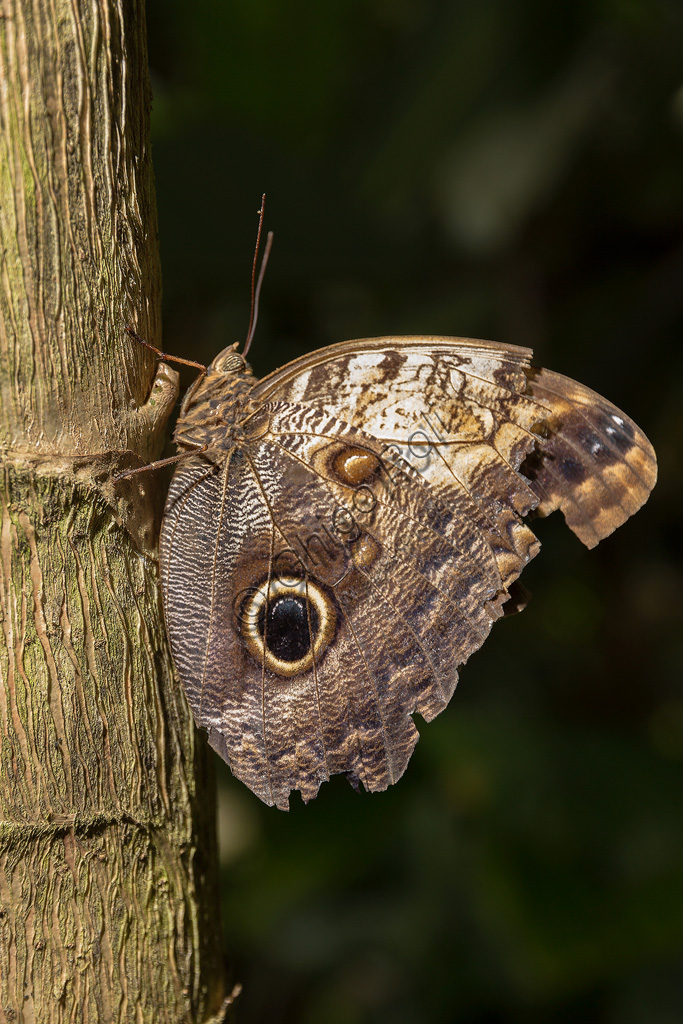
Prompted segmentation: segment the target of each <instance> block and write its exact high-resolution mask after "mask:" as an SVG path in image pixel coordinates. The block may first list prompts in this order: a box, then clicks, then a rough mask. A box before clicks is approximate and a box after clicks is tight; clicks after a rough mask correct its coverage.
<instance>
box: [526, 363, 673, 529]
mask: <svg viewBox="0 0 683 1024" xmlns="http://www.w3.org/2000/svg"><path fill="white" fill-rule="evenodd" d="M528 376H529V388H528V390H529V393H530V394H531V395H532V396H533V397H534V398H535V399H536V400H537V401H539V402H540V403H541V404H542V405H543V406H544V407H545V408H546V409H547V410H548V417H547V420H546V424H545V430H544V435H545V436H544V438H543V439H542V440H541V441H540V442H539V443H538V445H537V447H536V450H535V451H534V452H533V453H532V454H531V455H530V456H529V458H528V459H527V461H526V462H525V464H524V467H523V472H524V474H525V475H526V476H527V477H529V479H530V481H531V486H532V488H533V490H534V491H535V493H536V494H537V495H538V497H539V499H540V501H539V505H538V507H537V509H536V511H537V512H538V513H540V514H541V515H548V514H549V513H550V512H553V511H554V510H555V509H558V508H559V509H561V510H562V513H563V515H564V518H565V520H566V522H567V526H569V527H570V529H571V530H573V531H574V533H575V534H576V535H577V537H578V538H579V539H580V540H581V541H582V542H583V543H584V544H585V545H586V547H589V548H594V547H595V545H596V544H598V543H599V542H600V541H601V540H603V539H604V538H605V537H608V536H609V534H610V533H613V532H614V530H616V529H617V527H619V526H621V525H622V523H625V522H626V520H627V519H628V518H629V516H632V515H633V514H634V512H637V511H638V509H639V508H640V507H641V506H642V505H644V504H645V502H646V501H647V499H648V497H649V495H650V491H651V490H652V488H653V487H654V485H655V482H656V480H657V460H656V457H655V453H654V449H653V447H652V445H651V444H650V442H649V441H648V439H647V437H646V436H645V434H644V433H643V431H642V430H641V429H640V428H639V427H638V426H636V424H635V423H634V422H633V420H631V419H629V417H628V416H627V415H626V414H625V413H623V412H621V411H620V410H619V409H617V408H616V407H615V406H614V405H612V404H611V403H610V402H608V401H606V400H605V399H604V398H602V397H601V396H600V395H598V394H596V393H595V391H591V390H590V388H587V387H584V386H583V385H582V384H578V383H577V382H576V381H574V380H571V379H570V378H569V377H563V376H562V375H561V374H559V373H553V372H552V371H551V370H537V369H532V370H530V372H529V374H528Z"/></svg>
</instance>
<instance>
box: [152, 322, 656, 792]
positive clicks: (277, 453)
mask: <svg viewBox="0 0 683 1024" xmlns="http://www.w3.org/2000/svg"><path fill="white" fill-rule="evenodd" d="M530 359H531V352H530V350H529V349H524V348H517V347H514V346H511V345H499V344H494V343H492V342H487V341H472V340H469V339H466V338H440V337H414V338H413V337H404V338H403V337H402V338H373V339H365V340H361V341H348V342H344V343H342V344H339V345H332V346H330V347H329V348H323V349H320V350H319V351H317V352H313V353H311V354H310V355H307V356H304V357H302V358H300V359H296V360H294V362H292V363H289V364H288V365H286V366H284V367H282V368H281V369H279V370H276V371H275V372H274V373H271V374H269V375H268V376H267V377H265V378H264V379H263V380H256V379H255V378H254V377H253V375H252V372H251V369H250V368H249V366H248V365H247V363H246V362H245V360H244V358H243V357H242V356H241V355H240V354H239V353H238V352H237V351H236V346H232V347H231V348H227V349H225V350H224V351H223V352H221V353H220V354H219V355H218V357H217V358H216V359H215V360H214V362H213V363H212V364H211V366H209V368H208V370H207V371H206V373H205V374H204V375H202V376H201V377H200V378H198V380H197V381H196V382H195V384H194V385H193V386H192V387H191V388H190V390H189V391H188V393H187V394H186V396H185V399H184V401H183V404H182V408H181V412H180V418H179V421H178V425H177V429H176V432H175V440H176V441H177V443H178V445H179V447H180V450H181V451H182V452H185V453H187V454H186V457H184V458H183V460H182V461H181V462H180V463H179V466H178V468H177V469H176V472H175V475H174V477H173V481H172V484H171V488H170V492H169V495H168V500H167V503H166V510H165V514H164V520H163V525H162V532H161V573H162V587H163V595H164V605H165V613H166V621H167V625H168V632H169V636H170V641H171V648H172V652H173V657H174V660H175V664H176V667H177V669H178V672H179V674H180V678H181V679H182V681H183V683H184V686H185V690H186V693H187V697H188V700H189V703H190V706H191V708H192V710H193V712H194V716H195V720H196V722H197V724H198V725H199V726H201V727H203V728H205V729H207V730H208V735H209V743H210V744H211V746H212V747H213V748H214V749H215V750H216V751H218V753H219V754H220V755H221V757H223V758H224V759H225V761H227V763H228V764H229V765H230V768H231V769H232V772H233V774H234V775H236V776H237V777H238V778H239V779H241V780H242V781H243V782H245V783H246V784H247V785H248V786H249V787H250V788H251V789H252V790H253V791H254V792H255V793H256V794H257V795H258V796H259V797H260V798H261V799H262V800H264V801H265V802H266V803H267V804H275V805H277V806H278V807H280V808H283V809H286V808H287V807H288V803H289V794H290V792H291V791H292V790H295V789H298V790H299V791H300V792H301V795H302V797H303V799H304V800H305V801H308V800H310V799H312V798H313V797H314V796H315V795H316V794H317V792H318V789H319V787H320V784H321V782H323V781H324V780H327V779H329V777H330V776H331V775H334V774H336V773H343V774H345V775H346V776H347V778H348V779H349V781H350V782H351V783H352V784H353V785H354V786H355V787H357V786H358V784H359V783H362V784H363V786H365V788H366V789H368V790H372V791H376V790H383V789H386V787H387V786H389V785H390V783H392V782H396V780H397V779H399V778H400V776H401V775H402V774H403V772H404V771H405V768H406V765H407V763H408V760H409V758H410V755H411V753H412V751H413V748H414V746H415V743H416V742H417V739H418V733H417V729H416V728H415V725H414V723H413V719H412V717H411V716H412V715H413V714H414V713H415V712H417V713H418V714H419V715H421V716H422V717H423V718H424V719H426V720H427V721H430V720H431V719H432V718H434V716H435V715H438V714H439V712H440V711H442V710H443V708H444V707H445V706H446V704H447V703H448V701H449V700H450V697H451V695H452V693H453V690H454V688H455V684H456V681H457V678H458V668H459V666H460V665H462V664H463V663H464V662H466V661H467V659H468V658H469V656H470V654H471V653H472V652H473V651H476V650H477V648H478V647H480V646H481V644H482V643H483V642H484V640H485V638H486V636H487V635H488V632H489V630H490V629H491V625H492V623H493V622H494V621H495V620H496V619H497V618H499V617H500V616H501V615H502V614H503V613H504V611H505V604H506V601H508V600H510V604H514V601H515V586H514V584H515V581H516V580H517V577H518V576H519V574H520V573H521V571H522V569H523V568H524V566H525V565H526V563H527V562H528V561H529V559H531V558H533V556H534V555H535V554H536V553H537V551H538V549H539V542H538V540H537V539H536V537H535V535H534V534H533V533H532V531H531V530H530V529H529V527H528V526H527V525H526V523H525V522H524V517H525V516H526V515H527V514H528V513H529V512H531V511H532V510H533V511H535V512H536V513H540V514H541V515H547V514H548V513H549V512H552V511H553V510H554V509H558V508H559V509H561V510H562V512H563V513H564V516H565V519H566V521H567V525H568V526H569V527H570V528H571V529H572V530H573V531H574V533H576V534H577V536H578V537H579V538H580V539H581V540H582V541H583V543H584V544H586V545H587V546H588V547H593V546H594V545H596V544H597V543H598V541H600V540H602V538H603V537H606V536H608V534H610V533H612V531H613V530H615V529H616V528H617V527H618V526H620V525H621V524H622V523H623V522H624V521H625V520H626V519H628V517H629V516H630V515H632V514H633V513H634V512H635V511H636V510H637V509H639V508H640V506H641V505H642V504H643V503H644V502H645V501H646V499H647V497H648V495H649V493H650V490H651V489H652V487H653V485H654V483H655V479H656V462H655V455H654V452H653V449H652V446H651V445H650V443H649V441H648V440H647V438H646V437H645V435H644V434H643V433H642V431H641V430H640V429H639V428H638V427H637V426H636V425H635V423H633V421H632V420H630V419H629V418H628V417H627V416H625V415H624V414H623V413H622V412H620V411H619V410H618V409H616V408H615V407H614V406H613V405H611V404H610V403H609V402H607V401H606V400H605V399H604V398H601V397H600V396H599V395H597V394H595V393H594V392H593V391H590V390H589V389H588V388H585V387H583V386H582V385H581V384H577V383H576V382H575V381H573V380H570V379H569V378H567V377H563V376H561V375H560V374H557V373H552V372H551V371H549V370H541V369H536V368H534V367H532V366H531V365H530ZM508 607H509V606H508Z"/></svg>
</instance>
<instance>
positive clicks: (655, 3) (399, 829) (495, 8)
mask: <svg viewBox="0 0 683 1024" xmlns="http://www.w3.org/2000/svg"><path fill="white" fill-rule="evenodd" d="M148 18H149V20H148V32H149V47H150V59H151V66H152V75H153V86H154V112H153V132H154V135H153V141H154V160H155V167H156V177H157V189H158V201H159V222H160V235H161V252H162V261H163V272H164V296H165V298H164V326H165V338H164V344H165V346H166V348H167V350H169V351H172V352H176V353H178V354H180V355H184V356H186V357H191V358H198V359H203V360H205V361H207V362H208V361H209V360H210V359H211V358H212V356H213V355H215V353H216V352H217V351H218V350H219V349H220V348H222V347H223V346H225V345H227V344H229V343H231V342H232V341H235V340H238V339H243V338H244V335H245V332H246V327H247V320H248V305H249V278H250V273H251V259H252V252H253V243H254V237H255V230H256V223H257V217H256V213H257V210H258V207H259V203H260V196H261V192H263V191H265V192H266V193H267V195H268V206H267V227H268V228H270V229H272V230H274V232H275V245H274V249H273V254H272V258H271V262H270V266H269V268H268V273H267V275H266V283H265V289H264V295H263V300H262V307H261V318H260V322H259V327H258V332H257V336H256V341H255V344H254V347H253V349H252V361H253V364H254V366H255V369H256V371H257V373H259V374H261V373H265V372H267V371H269V370H271V369H273V368H275V367H276V366H278V365H280V364H281V363H283V362H285V361H286V360H288V359H290V358H293V357H295V356H297V355H300V354H302V353H304V352H307V351H309V350H311V349H313V348H317V347H319V346H320V345H324V344H328V343H330V342H335V341H340V340H343V339H346V338H357V337H361V338H362V337H369V336H373V335H378V334H410V333H416V334H450V335H469V336H472V337H482V338H494V339H497V340H500V341H506V342H514V343H518V344H523V345H530V346H532V347H533V348H534V350H535V358H536V361H537V362H538V363H540V364H545V365H547V366H549V367H552V368H553V369H556V370H559V371H562V372H564V373H566V374H568V375H570V376H572V377H575V378H577V379H578V380H580V381H582V382H584V383H586V384H588V385H589V386H591V387H592V388H594V389H596V390H597V391H599V392H602V393H603V394H605V395H606V396H607V397H609V398H610V399H612V400H613V401H614V402H615V403H616V404H617V405H619V406H621V407H622V408H623V409H625V410H626V411H627V412H628V413H629V414H630V415H631V416H632V417H633V418H634V419H635V420H636V421H637V422H638V423H640V424H641V426H643V427H644V428H645V430H646V431H647V433H648V434H649V436H650V437H651V439H652V441H653V443H654V445H655V448H656V449H657V452H658V455H659V459H660V482H659V484H658V485H657V488H656V490H655V492H654V495H653V497H652V499H651V501H650V502H649V504H648V505H647V506H646V507H645V509H644V510H643V511H641V512H640V513H639V514H638V515H637V516H636V517H635V518H634V519H633V520H631V521H630V522H629V523H628V524H627V525H626V526H624V527H623V528H622V529H621V530H620V531H619V532H618V533H617V534H616V535H615V536H614V537H612V538H610V539H608V540H607V541H605V542H604V543H603V544H602V545H600V547H599V548H598V549H597V550H596V551H593V552H590V553H589V552H587V551H585V550H584V549H583V548H582V547H581V545H580V543H579V542H578V541H577V540H576V539H575V538H574V537H573V535H571V534H570V533H569V532H568V531H567V529H566V528H565V526H564V523H563V522H562V520H561V519H559V518H558V517H552V518H551V519H549V520H546V521H542V522H540V523H539V524H538V533H539V535H540V537H541V539H542V540H543V544H544V547H543V551H542V552H541V554H540V555H539V557H538V558H537V559H536V561H535V562H534V563H533V564H532V565H531V566H530V567H529V568H528V569H527V570H526V572H525V574H524V583H525V584H526V585H527V586H528V587H530V588H531V590H532V592H533V593H534V599H533V600H532V602H531V605H530V606H529V607H528V608H527V610H526V611H525V612H524V613H523V614H522V615H521V616H513V617H512V618H510V619H508V620H505V621H503V622H501V623H500V624H498V625H497V626H496V627H495V629H494V631H493V634H492V636H491V637H490V639H489V641H488V642H487V644H486V646H485V647H484V649H483V650H482V651H481V652H480V653H479V654H477V655H476V656H475V657H474V658H473V659H472V661H471V662H470V664H468V665H467V666H466V668H465V669H464V670H463V672H462V677H461V682H460V686H459V689H458V692H457V693H456V696H455V697H454V699H453V701H452V703H451V705H450V706H449V708H448V709H447V710H446V711H445V712H444V713H443V714H442V715H441V716H440V718H438V719H437V720H436V721H435V722H433V723H432V724H431V725H429V726H424V725H423V724H422V723H418V724H420V728H421V732H422V739H421V740H420V743H419V744H418V747H417V750H416V752H415V755H414V756H413V759H412V761H411V763H410V765H409V768H408V771H407V773H406V775H405V776H404V778H403V779H402V780H401V782H400V783H399V784H398V785H397V786H395V787H393V788H392V790H391V791H389V792H387V793H385V794H380V795H375V796H369V795H367V794H360V795H357V794H354V793H353V792H352V790H351V789H350V787H349V786H348V785H347V784H346V782H345V781H343V780H341V779H335V780H334V781H333V782H331V783H329V784H326V785H324V786H323V788H322V791H321V793H320V795H319V797H318V799H317V800H316V801H315V802H314V803H312V804H310V805H309V806H308V807H304V806H303V805H302V804H301V801H300V800H298V798H297V799H293V800H292V809H291V811H290V813H289V814H288V815H287V814H283V813H280V812H278V811H276V810H274V809H269V808H266V807H264V806H262V805H261V804H260V803H259V801H258V800H257V799H256V798H255V797H254V796H252V795H251V793H250V792H249V791H248V790H246V789H245V788H244V787H243V786H242V785H241V784H239V783H237V782H235V781H234V780H233V779H232V778H231V777H230V775H229V773H228V772H227V770H225V771H223V770H222V768H223V766H222V765H221V797H220V814H221V825H220V829H221V844H222V846H221V849H222V863H223V889H222V899H223V902H224V921H225V934H226V944H227V947H228V949H229V951H230V955H231V957H232V960H233V963H234V964H235V969H236V976H237V977H239V978H240V979H241V980H242V981H243V983H244V985H245V993H244V996H243V997H242V1000H241V1009H240V1020H241V1022H242V1024H256V1022H258V1024H262V1022H266V1021H267V1022H269V1024H280V1022H286V1024H290V1022H291V1024H319V1022H326V1024H361V1022H366V1021H367V1022H373V1024H384V1022H391V1024H433V1022H450V1021H454V1022H457V1024H512V1022H515V1024H516V1022H523V1024H527V1022H528V1024H570V1022H572V1024H573V1022H575V1021H579V1020H580V1021H582V1022H583V1024H593V1022H596V1024H597V1022H600V1024H680V1022H681V1021H682V1020H683V814H682V808H683V799H682V798H683V689H682V687H681V682H682V675H683V673H682V665H683V658H682V647H683V628H682V625H683V622H682V619H683V616H682V605H683V601H682V594H683V582H682V572H681V561H680V559H679V554H680V534H679V530H680V525H679V524H680V511H679V510H680V507H681V499H682V494H681V490H682V488H681V447H682V445H681V442H682V440H683V373H682V369H683V368H682V366H681V363H682V359H681V351H682V349H681V335H682V330H683V5H682V4H681V3H680V2H678V0H669V2H667V0H591V2H586V0H574V2H570V3H566V2H555V3H548V2H546V0H476V2H474V0H473V2H465V0H462V2H451V3H445V2H439V0H365V2H360V0H307V2H300V0H294V2H289V3H284V2H282V0H280V2H278V0H232V2H231V3H225V2H224V0H195V2H194V3H192V4H189V3H187V2H186V0H183V2H181V0H149V4H148ZM556 519H557V521H555V520H556Z"/></svg>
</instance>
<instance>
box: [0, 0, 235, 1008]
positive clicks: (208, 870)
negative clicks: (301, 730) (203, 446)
mask: <svg viewBox="0 0 683 1024" xmlns="http://www.w3.org/2000/svg"><path fill="white" fill-rule="evenodd" d="M1 9H2V14H1V15H0V249H1V254H0V275H1V280H0V386H1V400H0V401H1V406H0V455H1V457H2V465H1V472H0V572H1V580H0V616H1V619H2V622H1V625H2V630H3V641H4V642H2V643H1V644H0V801H1V805H0V819H1V823H0V1021H3V1022H4V1021H12V1022H15V1021H26V1022H33V1021H35V1022H38V1024H48V1022H53V1021H78V1022H92V1024H94V1022H98V1024H106V1022H109V1021H112V1022H114V1021H116V1022H119V1021H135V1022H136V1024H141V1022H144V1021H150V1022H152V1021H154V1022H155V1024H160V1022H169V1024H170V1022H172V1024H178V1022H181V1021H183V1022H184V1021H187V1022H198V1021H207V1020H209V1019H216V1020H218V1019H222V1016H221V1010H220V1008H221V1005H222V1004H223V1005H225V1004H224V1000H225V990H224V971H223V962H222V954H221V947H220V935H219V920H218V912H217V907H218V903H219V901H218V899H217V895H216V894H217V891H218V880H217V863H216V855H215V827H214V782H213V774H212V771H211V769H210V766H209V763H208V755H207V753H206V744H205V743H204V742H203V741H200V740H198V739H197V736H196V734H195V730H194V726H193V724H192V720H191V717H190V714H189V712H188V708H187V705H186V702H185V699H184V697H183V695H182V692H181V690H180V688H179V687H178V685H177V683H176V682H175V681H174V679H173V675H172V667H171V661H170V656H169V653H168V648H167V646H166V640H165V636H164V627H163V615H162V610H161V605H160V600H159V590H158V586H157V566H156V562H155V560H154V545H155V543H156V533H157V531H158V522H159V508H160V495H159V481H158V480H156V479H155V478H154V474H141V475H139V476H136V477H132V478H130V479H129V480H127V481H124V482H122V483H121V484H119V485H117V486H114V485H112V483H111V478H112V476H113V475H115V474H116V473H117V472H120V471H121V469H123V468H125V467H127V466H131V465H138V464H142V463H143V461H148V460H149V459H150V458H152V457H154V455H155V454H156V453H157V452H158V449H159V447H160V445H161V440H162V436H163V432H164V425H165V421H166V418H167V416H168V413H169V410H170V408H171V407H172V405H173V403H174V401H175V397H176V393H177V378H176V375H175V374H174V373H173V372H172V371H170V370H169V369H168V368H167V367H163V366H162V367H160V368H159V370H158V371H157V374H156V376H155V369H154V360H153V358H152V356H151V355H150V354H149V353H146V352H145V351H143V350H142V349H141V348H140V347H136V346H135V343H134V342H132V341H130V340H129V339H128V338H127V336H126V335H125V334H124V333H123V330H122V327H123V325H124V324H125V323H126V322H128V321H131V322H133V323H134V324H136V325H137V327H138V329H139V331H140V333H141V334H143V336H145V337H147V338H149V339H150V340H151V341H154V340H155V339H157V338H158V335H159V321H160V317H159V300H160V272H159V261H158V248H157V232H156V214H155V207H154V185H153V177H152V168H151V160H150V152H149V141H148V137H149V108H150V88H149V80H148V72H147V58H146V43H145V32H144V3H143V0H118V2H117V0H92V2H90V3H85V0H2V8H1ZM133 453H135V454H133Z"/></svg>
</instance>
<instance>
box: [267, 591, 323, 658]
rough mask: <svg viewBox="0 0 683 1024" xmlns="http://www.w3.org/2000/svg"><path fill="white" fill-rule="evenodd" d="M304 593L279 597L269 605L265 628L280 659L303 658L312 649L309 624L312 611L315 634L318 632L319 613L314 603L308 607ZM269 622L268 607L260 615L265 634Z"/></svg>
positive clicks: (274, 654) (274, 655)
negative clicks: (299, 595) (302, 595)
mask: <svg viewBox="0 0 683 1024" xmlns="http://www.w3.org/2000/svg"><path fill="white" fill-rule="evenodd" d="M306 604H307V602H306V600H305V599H304V598H303V597H278V598H277V599H276V600H275V601H273V602H271V603H270V604H269V605H268V625H267V629H266V630H265V635H266V646H267V647H268V650H269V651H270V653H271V654H272V655H273V657H275V658H279V659H280V661H299V659H300V658H303V657H305V655H306V654H308V652H309V650H310V649H311V635H310V632H309V628H308V621H309V615H310V622H311V629H312V630H313V636H315V635H316V633H317V632H318V613H317V612H316V610H315V607H314V606H313V605H310V606H309V608H308V609H307V607H306ZM265 624H266V615H265V611H262V612H261V614H260V615H259V621H258V628H259V632H260V634H261V636H263V634H264V626H265Z"/></svg>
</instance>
